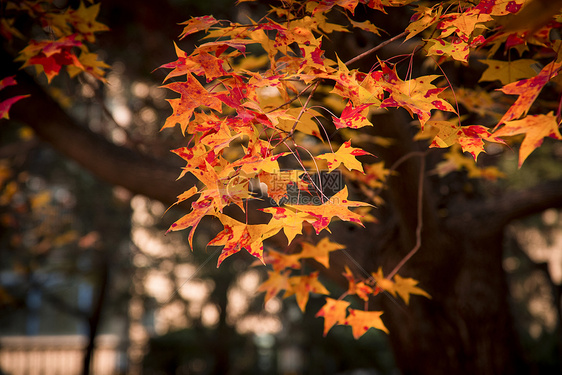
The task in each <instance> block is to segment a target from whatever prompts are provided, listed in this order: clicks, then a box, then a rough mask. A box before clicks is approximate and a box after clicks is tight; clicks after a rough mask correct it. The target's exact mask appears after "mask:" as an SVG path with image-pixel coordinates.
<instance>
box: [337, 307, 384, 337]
mask: <svg viewBox="0 0 562 375" xmlns="http://www.w3.org/2000/svg"><path fill="white" fill-rule="evenodd" d="M382 314H383V312H382V311H362V310H355V309H349V316H348V317H347V319H346V320H345V324H346V325H349V326H351V329H352V332H353V337H354V338H355V339H356V340H357V339H358V338H359V337H361V336H363V335H364V334H365V333H366V332H367V331H368V330H369V328H376V329H380V330H381V331H384V332H385V333H387V334H388V329H387V328H386V326H385V325H384V323H383V321H382V320H381V315H382Z"/></svg>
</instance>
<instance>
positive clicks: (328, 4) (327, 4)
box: [312, 0, 359, 14]
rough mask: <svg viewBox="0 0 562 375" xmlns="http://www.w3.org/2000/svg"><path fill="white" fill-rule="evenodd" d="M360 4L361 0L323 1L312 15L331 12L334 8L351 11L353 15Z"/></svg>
mask: <svg viewBox="0 0 562 375" xmlns="http://www.w3.org/2000/svg"><path fill="white" fill-rule="evenodd" d="M357 4H359V0H321V1H320V2H319V3H318V4H317V5H316V6H315V7H314V11H313V12H312V14H314V13H316V12H325V13H327V12H329V11H330V10H332V8H333V7H335V6H336V5H337V6H340V7H342V8H343V9H346V10H349V11H350V12H351V14H354V13H355V7H357Z"/></svg>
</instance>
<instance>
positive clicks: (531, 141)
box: [494, 112, 562, 168]
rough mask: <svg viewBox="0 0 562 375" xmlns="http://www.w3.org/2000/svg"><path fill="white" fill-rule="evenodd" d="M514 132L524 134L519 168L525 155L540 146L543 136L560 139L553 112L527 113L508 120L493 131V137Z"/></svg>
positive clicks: (513, 133)
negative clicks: (521, 116)
mask: <svg viewBox="0 0 562 375" xmlns="http://www.w3.org/2000/svg"><path fill="white" fill-rule="evenodd" d="M516 134H525V138H524V139H523V142H521V148H520V149H519V168H521V166H522V165H523V162H524V161H525V159H527V156H529V155H530V154H531V153H532V152H533V151H534V150H535V149H536V148H538V147H540V146H541V144H542V142H543V139H544V138H545V137H551V138H554V139H560V140H562V136H561V135H560V130H559V129H558V120H557V118H556V116H555V115H554V114H553V112H549V113H548V114H546V115H529V116H526V117H524V118H522V119H521V120H514V121H508V122H506V123H505V125H504V126H503V127H502V128H500V129H498V130H497V131H495V132H494V136H495V137H505V136H512V135H516Z"/></svg>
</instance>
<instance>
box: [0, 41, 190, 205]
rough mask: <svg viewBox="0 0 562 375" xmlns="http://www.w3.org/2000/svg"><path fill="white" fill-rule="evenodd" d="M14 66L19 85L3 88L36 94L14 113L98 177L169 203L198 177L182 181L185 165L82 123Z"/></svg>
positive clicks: (9, 92)
mask: <svg viewBox="0 0 562 375" xmlns="http://www.w3.org/2000/svg"><path fill="white" fill-rule="evenodd" d="M1 54H2V60H3V61H11V57H9V56H6V55H7V53H6V52H5V51H2V53H1ZM11 68H12V69H11V71H10V70H9V69H6V70H4V74H7V75H13V74H16V73H17V76H16V80H17V82H18V85H17V86H15V87H13V88H11V87H10V88H9V89H10V90H8V89H5V90H2V91H3V92H2V93H1V94H2V95H10V96H13V95H17V94H18V93H22V92H24V93H26V94H31V96H30V97H29V98H27V99H25V100H21V101H19V102H18V103H16V104H15V105H14V106H13V107H12V109H11V111H10V118H11V119H12V120H15V121H19V122H22V123H25V124H27V125H28V126H30V127H31V128H33V130H34V131H35V132H36V134H37V135H38V136H39V137H40V138H41V139H42V140H44V141H46V142H48V143H50V144H51V146H52V147H53V148H54V149H55V150H57V151H59V152H60V153H62V154H63V155H65V156H67V157H69V158H71V159H74V160H75V161H76V162H78V163H79V164H80V165H82V166H83V167H84V168H86V169H87V170H89V171H90V172H91V173H92V174H94V175H95V176H96V177H98V178H100V179H101V180H104V181H106V182H108V183H110V184H114V185H119V186H122V187H124V188H126V189H128V190H130V191H131V192H133V193H137V194H142V195H145V196H147V197H149V198H152V199H157V200H159V201H162V202H164V203H166V204H171V203H174V202H175V201H176V197H177V196H178V195H179V194H181V193H182V192H183V191H184V190H186V189H188V188H189V187H190V186H193V184H194V183H195V179H194V178H192V177H191V176H185V177H184V178H182V179H181V180H180V181H176V179H177V177H178V176H179V173H180V166H179V165H172V164H171V163H169V162H167V161H163V160H158V159H155V158H153V157H150V156H147V155H143V154H140V153H138V152H136V151H133V150H131V149H128V148H125V147H120V146H117V145H115V144H114V143H112V142H110V141H108V140H107V139H105V138H103V137H102V136H100V135H98V134H96V133H94V132H92V131H90V130H89V129H88V128H86V127H85V126H80V125H78V124H77V123H76V121H75V120H74V119H72V118H71V117H70V116H69V115H68V114H67V113H66V112H65V111H64V110H63V109H62V108H61V107H60V105H59V104H58V103H57V102H56V101H55V100H53V99H52V98H51V96H50V95H49V94H48V93H46V92H45V91H44V90H43V88H42V87H41V86H40V85H39V84H38V83H37V82H35V81H34V80H33V78H31V77H30V76H29V75H28V74H26V73H25V72H24V71H17V67H15V66H12V67H11Z"/></svg>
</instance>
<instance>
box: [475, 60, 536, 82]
mask: <svg viewBox="0 0 562 375" xmlns="http://www.w3.org/2000/svg"><path fill="white" fill-rule="evenodd" d="M478 61H480V62H481V63H483V64H486V65H488V68H486V70H485V71H484V73H482V77H480V79H479V80H478V82H485V81H495V80H499V81H500V82H501V83H502V85H507V84H509V83H511V82H514V81H517V80H520V79H523V78H530V77H534V76H535V74H536V71H535V70H534V69H533V67H532V66H533V65H535V64H536V63H537V62H536V61H535V60H531V59H520V60H515V61H501V60H491V59H489V60H478Z"/></svg>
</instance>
